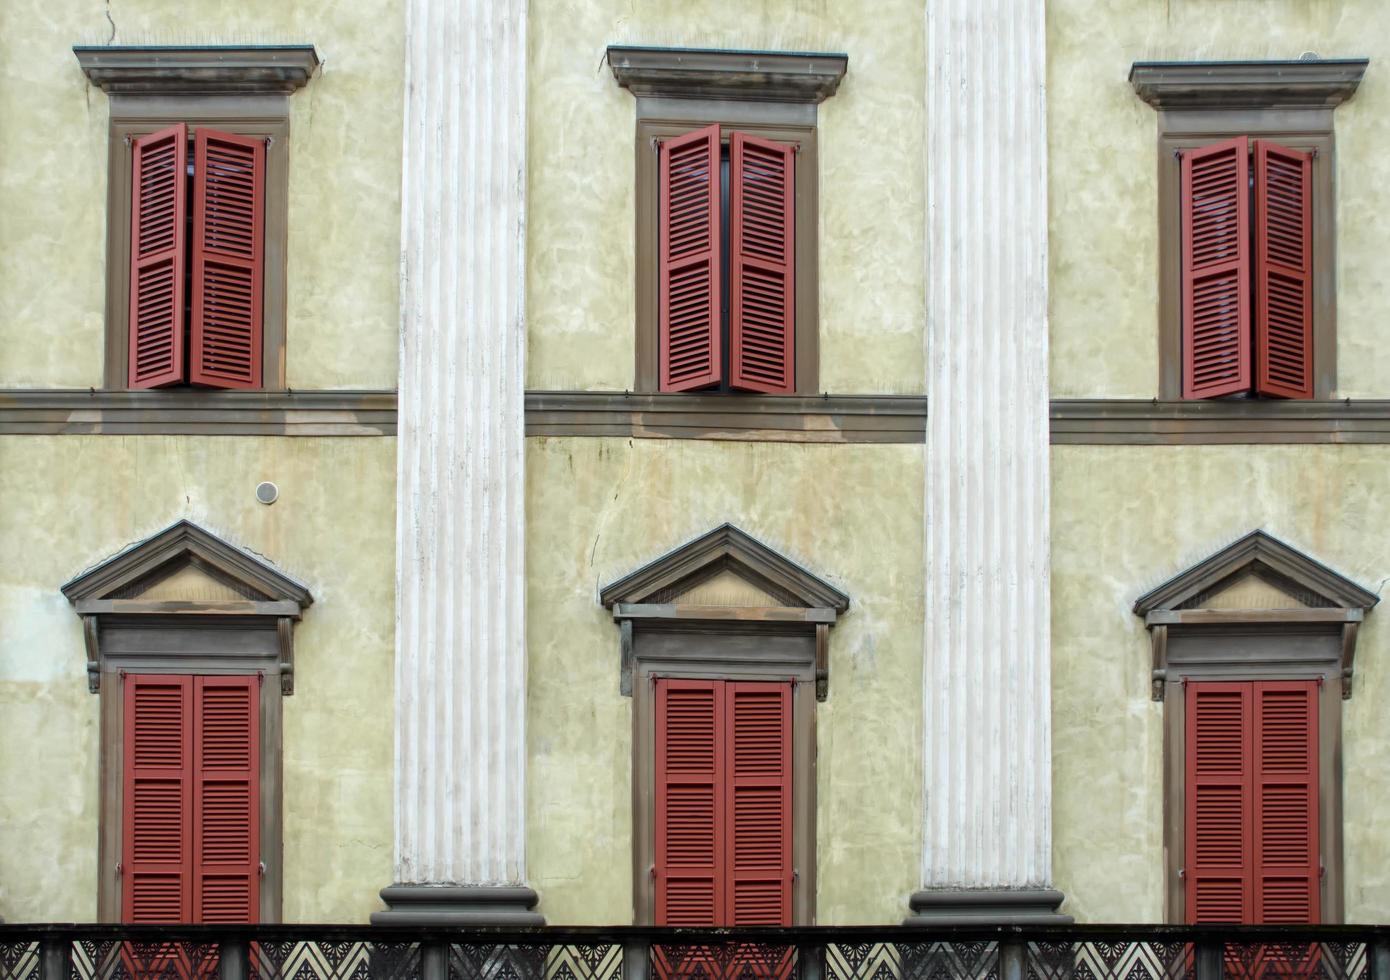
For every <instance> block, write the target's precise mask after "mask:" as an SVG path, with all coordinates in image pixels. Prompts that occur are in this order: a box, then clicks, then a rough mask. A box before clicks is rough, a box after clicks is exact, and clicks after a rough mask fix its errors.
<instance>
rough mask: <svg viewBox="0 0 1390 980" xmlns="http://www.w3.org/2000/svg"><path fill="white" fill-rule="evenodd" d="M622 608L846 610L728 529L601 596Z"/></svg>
mask: <svg viewBox="0 0 1390 980" xmlns="http://www.w3.org/2000/svg"><path fill="white" fill-rule="evenodd" d="M599 601H600V602H602V603H603V604H604V605H605V606H606V607H608V608H610V609H611V608H613V607H614V606H615V605H617V604H619V603H624V604H657V605H666V604H671V605H681V606H710V607H731V606H739V607H749V608H757V607H792V608H800V609H834V610H835V611H836V612H844V611H845V610H846V609H848V608H849V597H848V596H847V595H845V594H844V593H843V592H841V591H840V590H839V589H836V588H835V587H834V586H832V585H830V584H829V583H828V582H826V581H824V580H823V579H821V578H818V577H817V576H815V575H812V574H811V573H810V572H808V571H807V570H806V569H804V568H802V567H801V566H800V565H798V564H797V563H796V562H794V561H792V560H791V559H790V558H787V557H786V556H784V555H782V554H780V553H779V552H777V551H775V550H773V549H772V548H769V547H768V546H767V545H765V544H763V543H762V542H761V541H758V540H757V539H756V538H753V537H751V536H750V535H748V534H746V533H744V532H743V531H741V530H739V529H738V528H736V527H734V526H733V525H732V524H723V525H721V526H719V527H717V528H715V529H714V530H713V531H710V532H709V533H708V534H704V535H701V536H700V537H698V538H696V539H695V540H693V541H689V542H687V543H686V544H683V545H681V546H680V547H679V548H676V549H675V550H674V551H670V552H668V553H666V554H665V555H662V556H661V557H660V558H658V559H656V560H655V561H653V562H651V563H650V564H647V565H644V566H643V567H641V568H639V569H638V570H637V571H635V572H633V573H632V574H630V575H625V576H624V577H622V578H620V579H618V580H617V581H616V582H614V583H612V584H611V585H608V586H607V587H605V588H604V589H603V590H602V591H601V592H600V593H599Z"/></svg>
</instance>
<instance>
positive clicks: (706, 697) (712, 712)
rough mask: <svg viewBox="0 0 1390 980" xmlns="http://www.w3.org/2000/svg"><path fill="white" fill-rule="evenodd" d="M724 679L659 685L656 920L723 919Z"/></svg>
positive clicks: (699, 922)
mask: <svg viewBox="0 0 1390 980" xmlns="http://www.w3.org/2000/svg"><path fill="white" fill-rule="evenodd" d="M723 695H724V686H723V684H722V682H720V681H688V680H659V681H658V682H657V685H656V868H655V872H656V924H657V925H661V926H667V925H669V926H712V925H720V924H722V923H721V922H720V919H721V916H722V911H723V908H724V904H725V895H724V889H725V877H726V868H725V860H726V857H725V853H724V847H723V840H724V827H723V824H724V821H725V795H724V794H725V786H724V783H725V773H724V758H723V755H724V753H723V744H722V743H723V742H724V738H723V732H724V697H723Z"/></svg>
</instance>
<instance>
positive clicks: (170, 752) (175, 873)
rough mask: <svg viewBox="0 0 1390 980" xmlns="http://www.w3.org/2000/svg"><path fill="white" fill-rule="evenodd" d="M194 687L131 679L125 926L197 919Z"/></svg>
mask: <svg viewBox="0 0 1390 980" xmlns="http://www.w3.org/2000/svg"><path fill="white" fill-rule="evenodd" d="M191 681H192V678H189V677H178V676H171V675H163V674H128V675H127V676H126V677H125V689H124V691H123V696H124V698H125V705H124V714H125V718H124V728H125V731H124V733H123V743H124V744H123V753H124V754H123V768H124V778H123V780H122V782H123V784H124V785H123V786H122V820H123V822H124V825H125V826H124V832H123V834H122V841H121V919H122V920H123V921H126V922H188V921H191V919H192V911H193V904H192V901H191V897H190V896H191V891H192V882H191V881H190V875H189V860H190V856H191V850H192V847H191V840H192V833H193V800H192V792H191V789H192V787H191V783H192V778H191V775H192V752H191V744H190V739H189V737H188V736H189V732H190V728H191V725H190V721H191V715H192V702H193V699H192V683H191Z"/></svg>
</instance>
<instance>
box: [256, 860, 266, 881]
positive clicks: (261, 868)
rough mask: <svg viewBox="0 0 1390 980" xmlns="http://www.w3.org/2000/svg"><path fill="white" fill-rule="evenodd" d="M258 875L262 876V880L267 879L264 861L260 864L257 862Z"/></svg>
mask: <svg viewBox="0 0 1390 980" xmlns="http://www.w3.org/2000/svg"><path fill="white" fill-rule="evenodd" d="M256 874H258V875H260V876H261V877H262V878H264V877H265V862H264V861H258V862H256Z"/></svg>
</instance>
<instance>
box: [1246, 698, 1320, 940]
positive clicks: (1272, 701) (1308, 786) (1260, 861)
mask: <svg viewBox="0 0 1390 980" xmlns="http://www.w3.org/2000/svg"><path fill="white" fill-rule="evenodd" d="M1254 702H1255V703H1254V710H1255V725H1254V728H1255V739H1254V742H1255V759H1254V772H1255V787H1254V788H1255V794H1254V815H1255V819H1254V824H1255V837H1254V844H1255V846H1254V848H1253V851H1254V875H1253V877H1254V885H1255V895H1254V908H1255V914H1256V919H1255V921H1256V922H1264V923H1276V922H1293V923H1316V922H1317V921H1318V919H1319V902H1318V898H1319V892H1320V891H1321V888H1320V885H1321V881H1320V880H1319V873H1318V871H1319V869H1318V855H1319V853H1320V851H1319V846H1318V706H1317V685H1316V683H1315V682H1313V681H1261V682H1258V683H1256V684H1255V685H1254Z"/></svg>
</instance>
